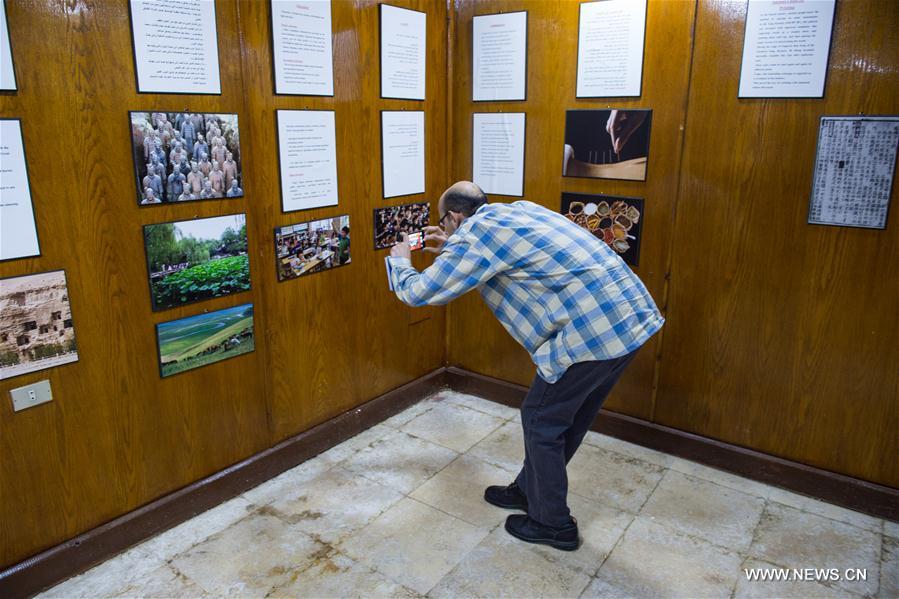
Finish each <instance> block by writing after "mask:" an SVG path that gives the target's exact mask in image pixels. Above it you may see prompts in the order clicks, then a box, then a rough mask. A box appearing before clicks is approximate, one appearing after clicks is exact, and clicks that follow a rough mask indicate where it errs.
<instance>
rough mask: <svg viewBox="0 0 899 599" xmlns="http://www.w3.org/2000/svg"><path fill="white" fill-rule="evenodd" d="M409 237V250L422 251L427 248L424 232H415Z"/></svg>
mask: <svg viewBox="0 0 899 599" xmlns="http://www.w3.org/2000/svg"><path fill="white" fill-rule="evenodd" d="M408 235H409V249H410V250H413V251H415V250H420V249H421V248H423V247H424V246H425V234H424V232H423V231H413V232H412V233H408Z"/></svg>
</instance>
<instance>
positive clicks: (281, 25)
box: [270, 0, 334, 96]
mask: <svg viewBox="0 0 899 599" xmlns="http://www.w3.org/2000/svg"><path fill="white" fill-rule="evenodd" d="M270 1H271V25H272V62H273V65H272V70H273V72H274V76H275V93H276V94H279V95H292V96H333V95H334V60H333V54H332V48H331V0H270Z"/></svg>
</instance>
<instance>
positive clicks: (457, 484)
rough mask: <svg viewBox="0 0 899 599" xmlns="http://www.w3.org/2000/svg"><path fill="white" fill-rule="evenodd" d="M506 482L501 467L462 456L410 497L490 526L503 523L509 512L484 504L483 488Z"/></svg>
mask: <svg viewBox="0 0 899 599" xmlns="http://www.w3.org/2000/svg"><path fill="white" fill-rule="evenodd" d="M508 482H509V473H508V472H506V471H505V470H503V469H501V468H498V467H497V466H494V465H492V464H488V463H487V462H483V461H481V460H479V459H477V458H473V457H471V456H470V455H463V456H459V457H458V458H456V460H455V461H454V462H452V463H451V464H450V465H449V466H447V467H446V468H444V469H443V470H441V471H440V472H439V473H437V474H435V475H434V476H433V477H431V479H430V480H428V482H426V483H425V484H423V485H422V486H420V487H418V488H417V489H415V491H413V492H412V494H411V495H410V496H411V497H413V498H415V499H417V500H419V501H421V502H422V503H426V504H428V505H430V506H432V507H436V508H437V509H440V510H443V511H444V512H446V513H448V514H451V515H453V516H456V517H457V518H459V519H461V520H465V521H466V522H469V523H470V524H474V525H475V526H483V527H488V528H493V527H494V526H497V525H498V524H501V523H502V522H504V521H505V519H506V516H508V515H509V513H511V512H510V511H509V510H504V509H502V508H498V507H496V506H494V505H491V504H489V503H487V502H486V501H485V500H484V489H486V488H487V487H488V486H490V485H505V484H508Z"/></svg>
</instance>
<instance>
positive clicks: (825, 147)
mask: <svg viewBox="0 0 899 599" xmlns="http://www.w3.org/2000/svg"><path fill="white" fill-rule="evenodd" d="M897 148H899V116H824V117H821V128H820V129H819V130H818V149H817V152H816V156H815V174H814V177H813V180H812V197H811V201H810V202H809V210H808V222H809V224H812V225H836V226H842V227H861V228H865V229H885V228H886V225H887V215H888V213H889V210H890V196H891V195H892V192H893V180H894V178H895V169H896V152H897Z"/></svg>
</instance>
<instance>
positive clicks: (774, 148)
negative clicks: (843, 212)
mask: <svg viewBox="0 0 899 599" xmlns="http://www.w3.org/2000/svg"><path fill="white" fill-rule="evenodd" d="M744 10H745V7H744V6H743V5H742V3H732V2H720V1H719V2H700V3H699V12H698V17H697V23H696V46H695V54H694V57H693V75H692V82H691V87H690V100H689V113H688V116H687V131H686V141H685V144H686V145H685V149H684V162H683V170H682V176H681V188H680V195H679V198H680V199H679V205H678V210H677V226H676V234H675V239H674V246H673V247H674V252H673V268H672V272H671V295H670V300H669V318H668V325H667V327H666V328H667V330H666V333H665V340H664V360H663V361H662V364H661V379H660V385H659V393H658V399H657V406H656V417H657V421H658V422H660V423H662V424H667V425H670V426H674V427H677V428H680V429H684V430H688V431H692V432H695V433H699V434H702V435H705V436H709V437H713V438H716V439H721V440H724V441H728V442H731V443H736V444H738V445H743V446H747V447H751V448H753V449H758V450H761V451H765V452H768V453H772V454H775V455H778V456H781V457H785V458H789V459H793V460H797V461H800V462H803V463H806V464H811V465H814V466H818V467H821V468H825V469H828V470H833V471H836V472H840V473H843V474H848V475H851V476H855V477H859V478H864V479H867V480H870V481H874V482H879V483H883V484H886V485H890V486H893V487H897V486H899V461H897V460H896V455H897V452H899V447H897V441H899V435H897V431H899V310H897V302H899V217H897V206H899V199H897V188H899V186H894V187H893V197H892V200H891V203H892V208H893V209H892V211H891V212H892V213H891V214H890V222H888V223H887V229H886V230H885V231H872V230H862V229H851V228H845V227H824V226H813V225H808V224H806V220H807V212H808V201H809V194H810V190H811V183H812V174H813V166H814V159H815V147H816V141H817V135H818V122H819V118H820V117H821V116H822V115H845V114H857V113H860V112H861V113H865V114H899V97H897V89H899V74H897V68H899V46H897V45H896V39H895V37H896V31H897V30H899V5H897V3H895V2H892V1H889V0H874V1H865V2H856V1H851V2H847V1H844V2H838V3H837V10H836V19H835V23H834V35H833V43H832V48H831V56H830V67H829V70H828V75H827V85H826V90H825V97H824V98H823V99H816V100H739V99H737V86H738V79H739V74H740V60H741V50H742V43H743V28H744V18H745V13H744Z"/></svg>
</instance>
